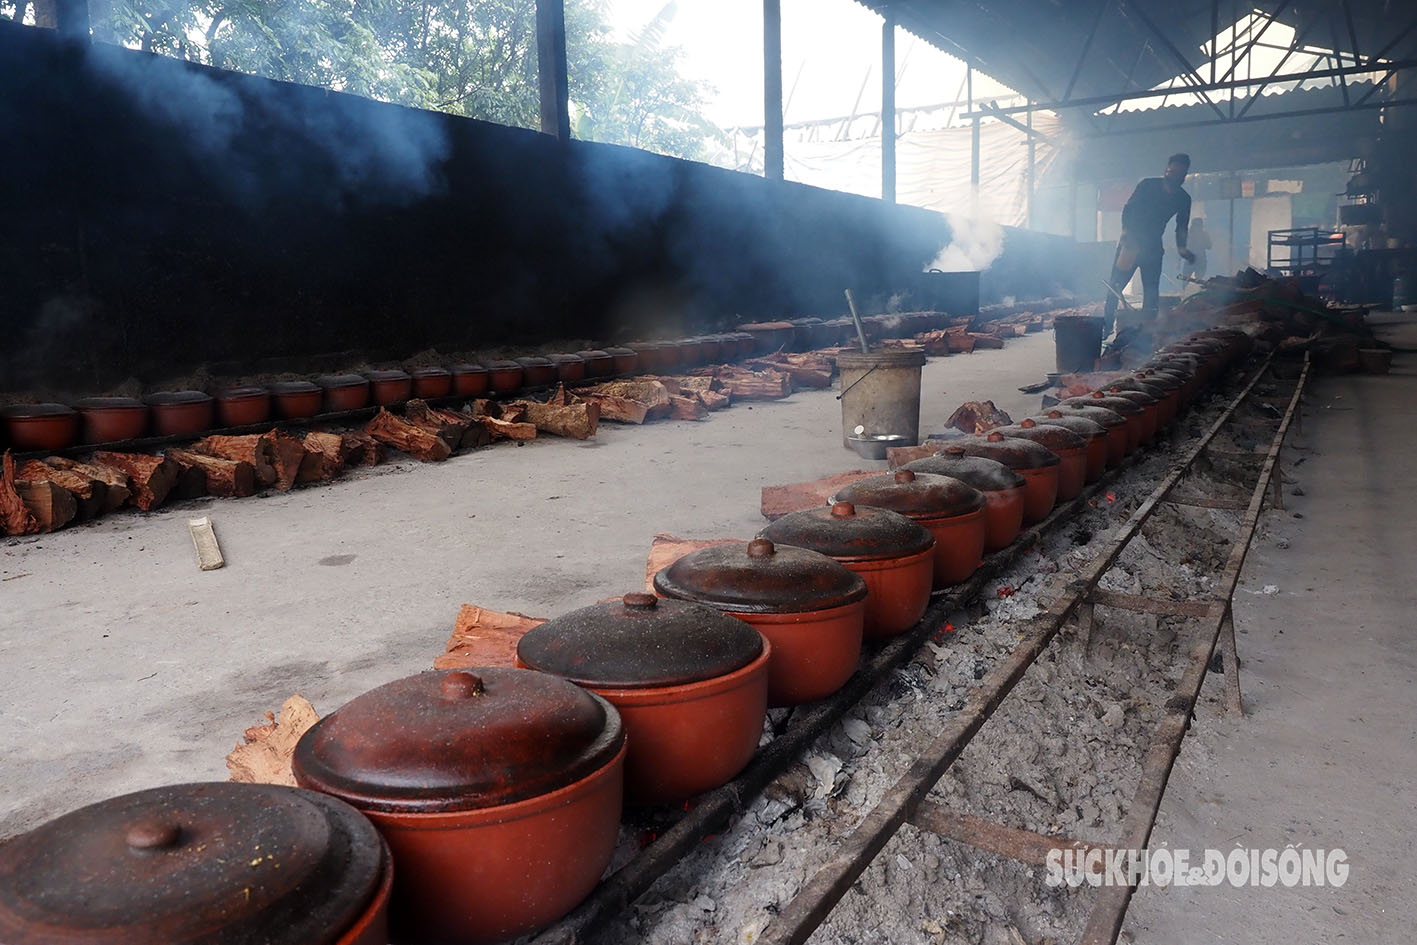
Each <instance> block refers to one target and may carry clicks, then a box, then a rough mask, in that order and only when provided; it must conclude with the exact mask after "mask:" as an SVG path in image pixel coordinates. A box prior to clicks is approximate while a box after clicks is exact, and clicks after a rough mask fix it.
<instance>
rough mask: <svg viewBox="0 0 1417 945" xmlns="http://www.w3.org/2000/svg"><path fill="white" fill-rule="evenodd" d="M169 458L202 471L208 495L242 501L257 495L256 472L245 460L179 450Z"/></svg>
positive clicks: (173, 450)
mask: <svg viewBox="0 0 1417 945" xmlns="http://www.w3.org/2000/svg"><path fill="white" fill-rule="evenodd" d="M301 452H302V453H303V452H304V451H303V450H302V451H301ZM167 458H168V459H170V460H172V461H173V462H175V463H177V465H179V466H182V467H184V468H192V467H195V468H197V469H200V470H201V471H202V473H203V475H205V476H206V477H207V494H208V495H215V496H220V497H222V498H224V499H240V498H244V497H246V496H248V495H255V494H256V470H255V469H254V468H253V467H252V466H251V464H250V463H248V462H245V461H244V460H235V459H222V458H220V457H218V456H208V455H207V454H206V453H194V452H193V451H191V450H177V449H171V450H168V451H167Z"/></svg>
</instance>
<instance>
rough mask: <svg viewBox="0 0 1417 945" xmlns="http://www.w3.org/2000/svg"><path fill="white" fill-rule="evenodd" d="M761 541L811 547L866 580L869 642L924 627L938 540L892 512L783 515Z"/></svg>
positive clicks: (843, 508)
mask: <svg viewBox="0 0 1417 945" xmlns="http://www.w3.org/2000/svg"><path fill="white" fill-rule="evenodd" d="M761 537H763V538H767V539H769V540H770V541H772V542H774V543H776V544H779V545H794V546H796V547H798V548H808V549H810V550H812V551H815V552H818V553H819V554H824V555H826V556H827V557H829V558H832V559H834V560H836V561H838V562H840V563H841V564H842V565H844V566H845V567H846V568H847V569H849V570H851V571H855V572H856V573H857V574H859V575H861V579H862V580H863V581H865V582H866V627H865V633H866V636H867V637H872V638H882V637H893V636H897V635H899V634H901V633H904V632H905V631H906V630H909V629H910V628H911V627H913V626H915V625H916V624H917V623H919V621H920V618H921V617H923V616H924V615H925V608H926V607H928V606H929V605H930V588H931V586H932V584H933V582H934V576H935V536H934V535H932V534H931V533H930V530H929V529H928V528H926V527H925V526H923V525H921V524H919V523H918V522H915V521H912V520H911V519H909V518H907V517H906V516H904V515H900V514H897V513H895V512H891V511H889V510H887V509H877V508H871V507H870V506H865V505H863V506H861V507H860V508H858V507H856V506H855V505H852V504H851V503H850V502H837V503H836V504H834V505H832V506H830V507H823V508H816V509H803V510H802V511H800V512H793V513H791V514H789V515H784V516H783V517H782V518H780V519H778V520H777V521H775V522H773V523H772V524H771V525H769V526H768V527H767V528H765V529H763V531H762V533H761Z"/></svg>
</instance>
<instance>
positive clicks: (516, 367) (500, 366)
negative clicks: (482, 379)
mask: <svg viewBox="0 0 1417 945" xmlns="http://www.w3.org/2000/svg"><path fill="white" fill-rule="evenodd" d="M521 367H522V366H521V365H520V364H518V363H517V362H516V361H510V360H508V359H506V358H498V359H497V360H495V361H488V362H487V370H489V371H520V370H521Z"/></svg>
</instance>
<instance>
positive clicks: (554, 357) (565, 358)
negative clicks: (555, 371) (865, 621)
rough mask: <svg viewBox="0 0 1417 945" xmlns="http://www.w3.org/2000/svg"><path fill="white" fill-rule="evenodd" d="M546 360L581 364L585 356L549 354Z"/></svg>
mask: <svg viewBox="0 0 1417 945" xmlns="http://www.w3.org/2000/svg"><path fill="white" fill-rule="evenodd" d="M546 360H548V361H550V362H551V363H552V364H579V363H582V362H584V361H585V358H584V357H582V356H581V355H579V354H548V355H547V356H546Z"/></svg>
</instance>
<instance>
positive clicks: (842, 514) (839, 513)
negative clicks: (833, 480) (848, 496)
mask: <svg viewBox="0 0 1417 945" xmlns="http://www.w3.org/2000/svg"><path fill="white" fill-rule="evenodd" d="M855 514H856V506H854V505H852V504H851V503H850V502H837V503H835V504H833V505H832V518H851V517H852V516H853V515H855Z"/></svg>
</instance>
